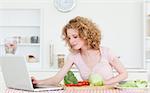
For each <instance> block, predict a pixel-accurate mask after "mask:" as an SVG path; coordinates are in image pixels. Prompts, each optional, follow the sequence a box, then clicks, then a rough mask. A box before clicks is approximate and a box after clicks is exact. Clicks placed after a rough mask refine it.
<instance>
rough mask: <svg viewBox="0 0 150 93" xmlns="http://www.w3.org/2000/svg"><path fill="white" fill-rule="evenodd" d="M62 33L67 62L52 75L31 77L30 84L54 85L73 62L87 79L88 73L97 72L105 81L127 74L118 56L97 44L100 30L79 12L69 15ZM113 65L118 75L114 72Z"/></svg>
mask: <svg viewBox="0 0 150 93" xmlns="http://www.w3.org/2000/svg"><path fill="white" fill-rule="evenodd" d="M62 36H63V39H64V40H65V41H66V43H67V45H68V46H69V50H70V54H69V55H68V58H67V62H66V63H65V65H64V66H63V68H62V69H61V70H60V71H59V72H58V73H57V74H56V75H55V76H53V77H50V78H48V79H44V80H36V79H35V78H32V79H33V84H44V85H57V84H59V82H60V81H61V80H63V78H64V76H65V75H66V73H67V72H68V71H69V70H70V68H71V67H72V65H73V64H75V65H76V67H77V68H78V69H79V73H80V75H81V77H82V79H83V80H87V79H88V78H89V75H90V74H91V73H96V74H99V75H100V76H101V77H102V78H103V80H104V82H103V83H104V84H105V85H111V84H115V83H118V82H120V81H122V80H124V79H126V78H127V72H126V70H125V68H124V67H123V65H122V64H121V63H120V61H119V60H118V58H117V57H116V56H114V55H113V53H112V52H111V51H110V50H109V49H108V48H105V47H102V46H100V43H101V31H100V30H99V29H98V28H97V26H96V25H95V23H93V22H92V21H91V20H89V19H87V18H84V17H80V16H77V17H75V18H74V19H71V20H70V21H69V22H68V24H66V25H65V26H64V28H63V32H62ZM112 68H114V69H115V70H116V71H117V72H118V75H116V76H113V71H112Z"/></svg>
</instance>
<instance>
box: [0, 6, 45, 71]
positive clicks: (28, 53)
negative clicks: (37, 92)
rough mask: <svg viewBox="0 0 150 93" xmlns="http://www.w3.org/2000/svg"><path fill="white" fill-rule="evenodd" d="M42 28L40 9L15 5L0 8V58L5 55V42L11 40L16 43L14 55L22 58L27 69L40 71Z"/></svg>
mask: <svg viewBox="0 0 150 93" xmlns="http://www.w3.org/2000/svg"><path fill="white" fill-rule="evenodd" d="M18 5H19V4H18ZM42 28H43V27H42V8H41V7H35V5H33V6H32V7H29V6H28V5H25V4H24V5H23V6H19V7H17V4H16V6H15V5H10V6H6V7H2V8H0V51H1V52H0V56H3V55H6V53H5V40H6V39H7V38H13V39H15V40H16V41H17V49H16V53H15V55H18V56H24V57H25V59H26V62H27V65H28V67H29V69H32V70H34V69H41V68H42V60H43V58H42V56H41V55H42V52H41V51H42V48H41V46H42V43H41V39H42V32H43V29H42Z"/></svg>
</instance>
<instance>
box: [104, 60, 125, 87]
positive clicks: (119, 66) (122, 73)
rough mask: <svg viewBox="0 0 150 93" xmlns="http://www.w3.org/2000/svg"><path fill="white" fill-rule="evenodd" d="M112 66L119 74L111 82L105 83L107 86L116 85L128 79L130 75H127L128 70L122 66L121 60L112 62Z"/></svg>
mask: <svg viewBox="0 0 150 93" xmlns="http://www.w3.org/2000/svg"><path fill="white" fill-rule="evenodd" d="M110 64H111V66H112V67H114V69H115V70H116V71H117V72H118V75H117V76H115V77H113V78H111V79H109V80H106V81H104V84H106V85H109V84H115V83H118V82H120V81H122V80H124V79H126V78H127V77H128V73H127V71H126V69H125V68H124V66H123V65H122V64H121V62H120V61H119V59H116V60H114V61H112V62H110Z"/></svg>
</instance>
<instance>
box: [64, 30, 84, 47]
mask: <svg viewBox="0 0 150 93" xmlns="http://www.w3.org/2000/svg"><path fill="white" fill-rule="evenodd" d="M67 37H68V39H69V43H70V45H71V47H72V48H73V49H74V50H79V49H82V48H83V47H85V42H84V40H83V39H82V38H80V37H79V34H78V31H77V30H75V29H67Z"/></svg>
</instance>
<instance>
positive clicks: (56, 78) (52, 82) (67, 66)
mask: <svg viewBox="0 0 150 93" xmlns="http://www.w3.org/2000/svg"><path fill="white" fill-rule="evenodd" d="M72 59H73V57H72V56H68V59H67V62H66V63H65V65H64V66H63V68H62V69H61V70H60V71H59V72H58V73H57V74H56V75H55V76H53V77H50V78H47V79H44V80H35V79H34V78H32V79H33V84H42V85H57V84H59V82H60V81H61V80H63V78H64V76H65V75H66V74H67V72H68V71H69V69H70V68H71V66H72V65H73V61H72Z"/></svg>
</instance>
